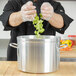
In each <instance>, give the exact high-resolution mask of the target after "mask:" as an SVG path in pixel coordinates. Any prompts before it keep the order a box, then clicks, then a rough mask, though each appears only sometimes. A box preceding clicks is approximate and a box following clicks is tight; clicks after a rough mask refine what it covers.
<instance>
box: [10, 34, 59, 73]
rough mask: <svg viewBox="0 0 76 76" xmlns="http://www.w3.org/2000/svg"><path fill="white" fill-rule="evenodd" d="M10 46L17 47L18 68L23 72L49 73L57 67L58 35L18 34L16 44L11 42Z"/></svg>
mask: <svg viewBox="0 0 76 76" xmlns="http://www.w3.org/2000/svg"><path fill="white" fill-rule="evenodd" d="M10 46H11V47H14V48H17V60H18V68H19V70H21V71H23V72H29V73H49V72H55V71H57V70H58V69H59V63H60V52H59V51H60V50H59V49H60V37H57V36H50V35H42V36H41V38H36V36H35V35H26V36H18V37H17V44H16V43H11V44H10Z"/></svg>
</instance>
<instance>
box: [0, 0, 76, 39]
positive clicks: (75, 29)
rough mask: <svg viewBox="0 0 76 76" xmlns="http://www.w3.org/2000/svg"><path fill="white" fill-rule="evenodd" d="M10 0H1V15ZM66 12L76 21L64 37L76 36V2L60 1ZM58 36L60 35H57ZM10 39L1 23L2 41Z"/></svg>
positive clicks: (0, 34)
mask: <svg viewBox="0 0 76 76" xmlns="http://www.w3.org/2000/svg"><path fill="white" fill-rule="evenodd" d="M7 1H8V0H0V14H1V13H2V10H3V7H4V5H5V4H6V3H7ZM60 2H61V4H62V5H63V7H64V8H65V10H66V13H67V14H68V15H69V16H70V17H71V18H73V19H74V21H73V22H72V23H71V25H70V27H69V28H68V29H67V30H66V32H65V34H64V35H69V34H71V35H73V34H74V35H75V34H76V1H60ZM57 35H60V34H58V33H57ZM5 38H6V39H9V38H10V32H6V31H3V25H2V23H1V22H0V39H5Z"/></svg>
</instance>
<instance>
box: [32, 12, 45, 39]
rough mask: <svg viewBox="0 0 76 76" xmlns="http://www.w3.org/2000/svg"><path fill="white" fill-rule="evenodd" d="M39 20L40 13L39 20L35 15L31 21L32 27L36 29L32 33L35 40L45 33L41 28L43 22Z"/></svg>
mask: <svg viewBox="0 0 76 76" xmlns="http://www.w3.org/2000/svg"><path fill="white" fill-rule="evenodd" d="M41 18H42V14H41V13H40V19H39V16H38V15H37V14H36V17H35V19H34V20H33V25H34V27H35V28H36V30H35V31H34V33H35V35H36V37H37V38H39V37H40V34H41V33H43V32H44V31H45V29H44V28H43V20H42V19H41Z"/></svg>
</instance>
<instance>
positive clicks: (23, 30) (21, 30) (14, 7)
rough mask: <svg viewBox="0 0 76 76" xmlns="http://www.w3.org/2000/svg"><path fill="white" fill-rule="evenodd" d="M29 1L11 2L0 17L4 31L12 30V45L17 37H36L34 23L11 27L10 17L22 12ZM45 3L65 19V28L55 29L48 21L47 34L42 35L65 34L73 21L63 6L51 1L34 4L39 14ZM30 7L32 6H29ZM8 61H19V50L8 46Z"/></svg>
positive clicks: (39, 0) (16, 0)
mask: <svg viewBox="0 0 76 76" xmlns="http://www.w3.org/2000/svg"><path fill="white" fill-rule="evenodd" d="M28 1H29V0H9V1H8V3H7V4H6V5H5V7H4V10H3V14H2V15H1V16H0V20H1V21H2V23H3V26H4V31H9V30H11V34H10V35H11V40H10V43H12V42H13V43H16V42H17V39H16V37H17V36H20V35H34V30H35V28H34V26H33V23H32V22H29V21H27V22H23V23H21V24H20V25H19V26H17V27H12V26H10V25H9V22H8V20H9V16H10V15H11V14H12V13H14V12H18V11H20V10H21V7H22V5H23V4H25V3H26V2H28ZM43 2H49V3H50V4H51V5H52V6H53V8H54V12H55V13H58V14H60V15H61V16H62V17H63V20H64V27H62V28H61V29H58V28H55V27H53V26H52V25H51V24H50V23H49V22H48V21H45V20H44V23H43V25H44V29H45V32H44V33H42V35H55V34H56V31H57V32H59V33H62V34H64V32H65V30H66V29H67V28H68V27H69V25H70V23H71V22H72V21H73V19H71V18H70V17H69V16H68V15H66V14H65V10H64V8H63V6H62V5H61V4H60V3H59V2H55V1H51V0H38V1H37V2H35V3H34V5H36V7H37V8H36V9H37V13H38V14H39V13H40V7H41V5H42V3H43ZM29 7H30V6H29ZM7 60H11V61H12V60H17V49H15V48H12V47H10V46H8V49H7Z"/></svg>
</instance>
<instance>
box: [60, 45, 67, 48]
mask: <svg viewBox="0 0 76 76" xmlns="http://www.w3.org/2000/svg"><path fill="white" fill-rule="evenodd" d="M64 45H65V46H64ZM60 46H64V47H60V49H64V48H66V47H68V45H67V44H62V45H60Z"/></svg>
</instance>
